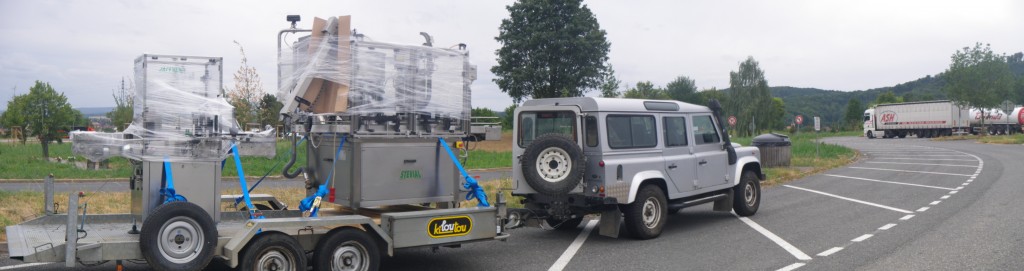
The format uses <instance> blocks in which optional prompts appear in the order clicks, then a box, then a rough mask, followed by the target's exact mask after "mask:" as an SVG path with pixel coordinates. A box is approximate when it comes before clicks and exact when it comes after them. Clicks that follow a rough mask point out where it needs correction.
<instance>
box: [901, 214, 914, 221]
mask: <svg viewBox="0 0 1024 271" xmlns="http://www.w3.org/2000/svg"><path fill="white" fill-rule="evenodd" d="M913 217H914V215H905V216H903V217H901V218H900V220H907V219H911V218H913Z"/></svg>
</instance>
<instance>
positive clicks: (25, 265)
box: [0, 263, 51, 270]
mask: <svg viewBox="0 0 1024 271" xmlns="http://www.w3.org/2000/svg"><path fill="white" fill-rule="evenodd" d="M44 264H51V263H26V264H18V265H11V266H4V267H0V270H11V269H18V268H23V267H32V266H37V265H44Z"/></svg>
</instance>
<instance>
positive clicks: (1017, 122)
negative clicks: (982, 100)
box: [971, 107, 1024, 135]
mask: <svg viewBox="0 0 1024 271" xmlns="http://www.w3.org/2000/svg"><path fill="white" fill-rule="evenodd" d="M1021 109H1024V107H1017V108H1014V109H1013V111H1012V112H1011V113H1010V114H1006V112H1004V111H1003V110H1000V109H987V110H978V109H971V128H972V130H973V132H972V133H974V134H977V133H978V132H980V131H982V129H981V127H982V126H983V125H984V126H988V133H989V134H992V135H996V134H1015V133H1018V132H1020V131H1021V124H1024V118H1022V117H1024V115H1021V113H1024V112H1022V110H1021ZM983 118H984V119H985V122H984V123H982V121H981V120H982V119H983Z"/></svg>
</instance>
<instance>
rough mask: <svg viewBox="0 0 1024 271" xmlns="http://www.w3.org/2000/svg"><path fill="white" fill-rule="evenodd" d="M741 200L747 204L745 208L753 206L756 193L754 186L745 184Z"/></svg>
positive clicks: (755, 200)
mask: <svg viewBox="0 0 1024 271" xmlns="http://www.w3.org/2000/svg"><path fill="white" fill-rule="evenodd" d="M743 200H744V201H746V202H747V206H754V203H756V202H757V191H756V190H755V189H754V184H752V183H749V182H748V183H747V185H746V186H744V188H743Z"/></svg>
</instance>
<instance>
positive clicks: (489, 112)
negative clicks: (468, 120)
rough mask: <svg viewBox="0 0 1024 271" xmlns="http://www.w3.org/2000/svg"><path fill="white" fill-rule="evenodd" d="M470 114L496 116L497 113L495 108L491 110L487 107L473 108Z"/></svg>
mask: <svg viewBox="0 0 1024 271" xmlns="http://www.w3.org/2000/svg"><path fill="white" fill-rule="evenodd" d="M470 115H471V116H474V117H494V116H497V115H495V114H494V110H491V109H490V108H486V107H477V108H473V110H471V111H470Z"/></svg>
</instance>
